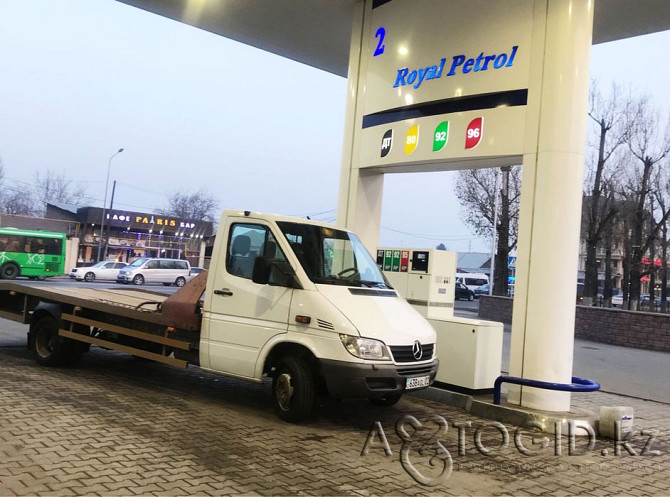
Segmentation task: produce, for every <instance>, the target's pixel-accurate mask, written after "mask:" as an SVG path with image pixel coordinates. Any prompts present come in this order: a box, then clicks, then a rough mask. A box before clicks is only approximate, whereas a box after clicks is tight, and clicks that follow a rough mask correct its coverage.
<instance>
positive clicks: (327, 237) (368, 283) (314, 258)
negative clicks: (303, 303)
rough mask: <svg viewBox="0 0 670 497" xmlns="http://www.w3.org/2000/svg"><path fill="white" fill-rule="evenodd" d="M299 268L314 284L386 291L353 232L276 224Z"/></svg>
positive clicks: (379, 275) (384, 280)
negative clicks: (372, 288)
mask: <svg viewBox="0 0 670 497" xmlns="http://www.w3.org/2000/svg"><path fill="white" fill-rule="evenodd" d="M277 225H278V226H279V229H281V231H282V233H283V234H284V236H285V237H286V239H287V240H288V242H289V244H290V245H291V248H292V249H293V252H294V253H295V255H296V257H297V258H298V260H299V261H300V264H301V265H302V267H303V269H304V270H305V272H306V273H307V276H309V279H310V280H312V281H313V282H314V283H321V284H327V285H348V286H359V287H374V288H390V285H389V284H388V282H387V281H386V279H385V278H384V276H383V275H382V273H381V272H380V271H379V268H378V267H377V264H376V262H375V261H374V260H373V259H372V257H371V256H370V254H369V253H368V251H367V250H366V249H365V247H364V246H363V244H362V243H361V241H360V240H359V239H358V237H357V236H356V235H354V234H353V233H349V232H346V231H342V230H337V229H333V228H325V227H322V226H314V225H309V224H300V223H289V222H278V223H277Z"/></svg>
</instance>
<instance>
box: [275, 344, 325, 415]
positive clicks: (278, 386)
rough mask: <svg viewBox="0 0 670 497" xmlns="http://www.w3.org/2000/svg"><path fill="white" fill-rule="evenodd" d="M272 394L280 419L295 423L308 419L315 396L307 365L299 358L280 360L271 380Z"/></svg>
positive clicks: (311, 377)
mask: <svg viewBox="0 0 670 497" xmlns="http://www.w3.org/2000/svg"><path fill="white" fill-rule="evenodd" d="M272 392H273V394H274V401H275V411H276V412H277V415H278V416H279V417H280V418H281V419H283V420H284V421H288V422H289V423H297V422H299V421H302V420H303V419H305V418H307V417H309V415H310V414H311V413H312V408H313V406H314V400H315V395H316V391H315V388H314V376H313V375H312V370H311V368H310V366H309V363H308V362H307V361H306V360H305V359H302V358H300V357H286V358H284V359H282V360H281V362H280V363H279V366H278V367H277V371H276V374H275V376H274V378H273V380H272Z"/></svg>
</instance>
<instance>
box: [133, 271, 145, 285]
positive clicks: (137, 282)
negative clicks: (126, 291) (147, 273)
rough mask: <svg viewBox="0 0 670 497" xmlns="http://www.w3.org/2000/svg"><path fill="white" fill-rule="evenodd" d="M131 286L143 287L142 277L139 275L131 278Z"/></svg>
mask: <svg viewBox="0 0 670 497" xmlns="http://www.w3.org/2000/svg"><path fill="white" fill-rule="evenodd" d="M133 285H144V276H142V275H141V274H138V275H136V276H135V277H134V278H133Z"/></svg>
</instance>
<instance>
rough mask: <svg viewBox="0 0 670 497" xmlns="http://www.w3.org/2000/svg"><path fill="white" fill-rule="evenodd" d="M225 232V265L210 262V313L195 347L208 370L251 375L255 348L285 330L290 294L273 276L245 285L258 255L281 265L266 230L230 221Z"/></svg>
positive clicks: (281, 259)
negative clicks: (264, 281)
mask: <svg viewBox="0 0 670 497" xmlns="http://www.w3.org/2000/svg"><path fill="white" fill-rule="evenodd" d="M227 234H228V237H227V239H226V240H227V241H226V247H225V261H224V260H219V261H218V263H217V264H216V268H215V274H214V285H213V288H212V290H213V292H212V293H211V294H210V296H208V298H209V299H210V306H209V309H208V308H207V307H206V310H209V311H210V314H209V315H208V317H209V319H208V320H207V321H208V322H207V323H206V324H205V326H207V330H206V332H205V333H203V337H202V342H203V343H202V344H201V345H202V346H203V347H205V348H207V349H208V353H209V369H212V370H215V371H219V372H224V373H228V374H233V375H236V376H244V377H253V376H254V370H255V366H256V362H257V359H258V354H259V351H260V349H261V348H262V347H263V345H264V344H265V343H267V341H268V340H270V339H271V338H272V337H273V336H275V335H278V334H281V333H286V331H287V329H288V315H289V309H290V305H291V296H292V292H293V290H292V288H288V287H286V286H282V285H281V284H279V283H278V280H281V278H275V275H274V274H273V276H271V278H270V284H267V285H259V284H256V283H254V282H253V281H251V275H252V271H253V267H254V261H255V260H256V257H258V256H259V255H263V256H265V257H269V258H271V259H273V260H275V261H276V262H278V263H281V262H285V261H286V257H285V255H284V253H283V252H282V250H281V248H280V247H279V246H278V244H277V241H276V239H275V237H274V235H273V234H272V231H271V230H270V228H269V227H268V226H266V225H264V224H260V223H255V222H234V221H233V222H232V223H231V224H230V225H229V226H228V227H227ZM219 253H220V254H221V255H223V253H224V251H223V250H221V249H220V251H219Z"/></svg>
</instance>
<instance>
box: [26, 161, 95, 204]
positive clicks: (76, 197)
mask: <svg viewBox="0 0 670 497" xmlns="http://www.w3.org/2000/svg"><path fill="white" fill-rule="evenodd" d="M34 181H35V183H34V184H35V198H36V199H37V202H38V203H42V204H43V205H44V206H43V207H41V208H38V209H37V210H38V211H41V214H43V213H44V211H45V210H46V204H47V203H49V202H64V203H68V204H79V203H80V202H81V201H82V199H83V198H84V196H85V195H86V189H85V188H84V187H83V186H81V185H73V184H72V181H71V180H69V179H67V178H66V176H65V173H64V172H63V173H61V174H57V173H56V172H55V171H53V170H52V169H47V171H46V173H44V174H40V172H39V171H36V172H35V180H34Z"/></svg>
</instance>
